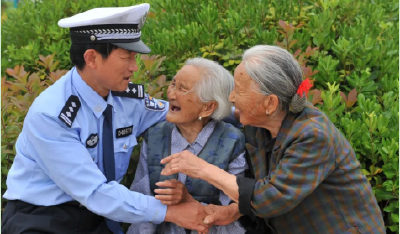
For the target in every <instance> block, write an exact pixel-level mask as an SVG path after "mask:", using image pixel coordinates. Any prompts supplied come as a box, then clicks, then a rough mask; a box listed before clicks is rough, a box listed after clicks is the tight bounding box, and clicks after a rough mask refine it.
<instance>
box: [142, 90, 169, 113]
mask: <svg viewBox="0 0 400 234" xmlns="http://www.w3.org/2000/svg"><path fill="white" fill-rule="evenodd" d="M144 106H145V107H146V109H148V110H152V111H163V110H165V104H164V103H162V102H161V101H159V100H157V99H155V98H153V97H152V96H150V95H148V94H146V96H145V98H144Z"/></svg>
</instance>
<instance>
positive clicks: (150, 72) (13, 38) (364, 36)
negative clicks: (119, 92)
mask: <svg viewBox="0 0 400 234" xmlns="http://www.w3.org/2000/svg"><path fill="white" fill-rule="evenodd" d="M140 2H143V1H135V0H124V1H121V0H120V1H118V0H87V1H77V0H43V1H20V3H19V6H18V8H17V9H13V8H6V9H3V8H4V7H6V5H4V6H3V8H2V12H3V10H4V12H5V13H4V14H2V30H1V37H2V40H1V47H2V51H1V55H2V58H1V75H2V77H3V78H2V86H1V89H2V90H1V91H2V92H1V95H2V96H1V99H2V103H1V118H2V119H1V123H2V125H1V134H2V143H1V167H2V170H1V181H2V194H3V193H4V191H5V189H6V184H5V181H6V176H7V173H8V169H9V168H10V166H11V164H12V162H13V159H14V156H15V148H14V144H15V141H16V138H17V136H18V134H19V132H20V131H21V129H22V124H23V119H24V117H25V115H26V113H27V110H28V108H29V106H30V104H31V103H32V102H33V100H34V99H35V97H36V96H37V95H38V94H39V93H40V92H42V91H43V90H44V89H45V88H46V87H48V86H49V85H51V84H52V83H53V82H54V81H56V80H57V79H59V78H60V77H61V76H62V75H63V74H65V72H66V71H67V70H68V69H70V68H71V66H72V64H71V62H70V61H69V45H70V39H69V33H68V29H62V28H60V27H58V26H57V22H58V20H59V19H61V18H63V17H66V16H71V15H73V14H76V13H78V12H82V11H85V10H88V9H91V8H93V7H106V6H108V7H109V6H130V5H133V4H137V3H140ZM146 2H149V3H150V4H151V12H150V13H149V15H148V20H147V22H146V25H145V27H144V29H143V34H142V35H143V36H142V40H143V41H145V42H146V43H147V44H149V45H150V47H151V48H152V54H151V55H149V56H146V55H143V56H141V57H140V58H139V60H140V62H141V67H140V70H139V71H138V72H137V73H136V74H135V76H134V77H132V80H133V81H134V82H140V83H144V84H146V88H147V91H148V92H149V93H150V94H152V95H154V96H156V97H160V98H165V92H164V91H165V87H166V85H167V84H168V81H169V80H170V79H171V77H172V76H173V75H174V74H175V73H176V71H177V70H178V69H179V67H181V66H182V64H183V63H184V61H185V60H186V59H187V58H192V57H205V58H208V59H212V60H215V61H218V62H219V63H220V64H222V65H223V66H225V67H226V68H227V69H228V70H230V71H233V70H234V68H235V67H236V66H237V65H238V64H239V63H240V61H241V54H242V53H243V51H244V50H245V49H247V48H249V47H251V46H254V45H257V44H275V45H279V46H281V47H283V48H285V49H287V50H289V51H290V52H291V53H293V54H294V56H295V57H296V59H297V60H298V61H299V63H300V64H301V65H302V67H303V70H304V74H305V77H311V78H312V79H314V88H315V89H314V90H312V91H311V92H310V96H309V100H310V101H311V102H312V103H313V104H314V105H316V106H318V107H319V108H320V109H322V110H323V111H324V112H325V113H326V114H327V115H328V116H329V117H330V119H331V120H332V122H333V123H335V125H336V126H337V127H338V128H339V129H340V130H341V131H342V133H343V134H344V135H345V136H346V138H347V139H348V140H349V142H350V143H351V145H352V146H353V148H354V149H355V151H356V153H357V157H358V160H359V161H360V162H361V165H362V172H363V174H365V175H366V176H367V178H368V180H369V181H370V183H371V186H372V188H373V191H374V194H375V196H376V198H377V200H378V203H379V206H380V208H381V210H382V213H383V217H384V220H385V224H386V226H387V232H388V233H399V231H398V224H399V216H398V214H399V161H398V158H399V150H398V149H399V99H398V96H399V89H398V87H399V81H398V78H399V66H398V65H399V47H398V45H399V18H398V16H399V4H398V2H397V1H395V0H387V1H376V0H357V1H353V0H297V1H282V0H237V1H228V0H215V1H196V0H149V1H146ZM138 155H139V154H138V147H136V148H135V150H134V153H133V154H132V160H131V164H130V167H129V171H128V174H127V175H126V176H125V178H124V180H123V182H122V183H123V184H125V185H126V186H129V184H130V183H131V182H132V180H133V175H134V170H135V166H136V164H137V161H138ZM4 204H5V203H4V202H3V203H2V207H4Z"/></svg>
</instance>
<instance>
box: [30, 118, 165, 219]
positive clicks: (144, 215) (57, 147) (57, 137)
mask: <svg viewBox="0 0 400 234" xmlns="http://www.w3.org/2000/svg"><path fill="white" fill-rule="evenodd" d="M25 127H26V128H27V132H28V140H29V141H28V142H30V144H32V147H33V148H34V151H35V153H36V157H35V160H37V163H38V164H39V165H40V167H41V168H42V169H43V170H44V171H45V172H46V173H47V175H48V176H49V177H50V178H51V180H52V181H54V183H55V184H57V185H58V186H59V187H60V188H61V189H62V190H63V191H64V192H65V193H67V194H68V195H70V196H71V197H72V198H74V199H75V200H77V201H78V202H80V203H81V204H82V205H84V206H86V207H87V208H88V209H89V210H91V211H93V212H94V213H96V214H99V215H102V216H105V217H107V218H110V219H113V220H116V221H121V222H126V223H137V222H154V223H160V222H162V221H163V220H164V219H165V214H166V210H167V207H166V206H165V205H162V204H161V202H160V201H158V200H156V199H155V198H154V197H151V196H146V195H143V194H140V193H136V192H133V191H129V189H127V188H126V187H124V186H123V185H120V184H118V183H117V182H115V181H112V182H109V183H106V178H105V176H104V175H103V174H102V172H101V171H100V170H99V169H98V168H97V166H96V164H95V163H94V162H93V160H92V158H91V156H90V154H89V152H88V151H87V149H86V148H85V146H84V145H83V144H82V143H81V142H80V138H79V134H78V130H76V129H74V128H68V127H67V126H64V123H62V122H60V121H59V120H58V119H56V118H54V117H51V116H49V115H46V114H43V113H36V114H34V115H33V116H32V117H31V118H30V119H29V120H28V121H27V122H26V123H25Z"/></svg>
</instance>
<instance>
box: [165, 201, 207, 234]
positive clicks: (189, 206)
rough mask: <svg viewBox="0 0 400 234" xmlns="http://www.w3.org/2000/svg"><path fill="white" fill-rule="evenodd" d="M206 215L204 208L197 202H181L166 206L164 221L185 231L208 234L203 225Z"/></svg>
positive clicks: (205, 226)
mask: <svg viewBox="0 0 400 234" xmlns="http://www.w3.org/2000/svg"><path fill="white" fill-rule="evenodd" d="M206 215H207V214H206V213H205V212H204V206H203V205H202V204H200V203H199V202H197V201H190V202H183V203H180V204H178V205H171V206H168V209H167V215H166V216H165V221H166V222H172V223H175V224H176V225H178V226H180V227H183V228H186V229H190V230H196V231H197V232H199V233H208V227H207V225H205V224H204V223H203V220H204V218H205V217H206Z"/></svg>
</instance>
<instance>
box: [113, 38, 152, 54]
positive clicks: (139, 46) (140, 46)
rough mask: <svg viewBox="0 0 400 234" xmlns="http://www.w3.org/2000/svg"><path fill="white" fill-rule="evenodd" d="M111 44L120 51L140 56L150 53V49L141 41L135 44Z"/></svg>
mask: <svg viewBox="0 0 400 234" xmlns="http://www.w3.org/2000/svg"><path fill="white" fill-rule="evenodd" d="M111 44H113V45H115V46H118V47H120V48H122V49H125V50H129V51H133V52H136V53H140V54H148V53H150V52H151V49H150V48H149V47H148V46H147V45H146V44H144V43H143V41H142V40H139V41H135V42H128V43H115V42H112V43H111Z"/></svg>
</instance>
